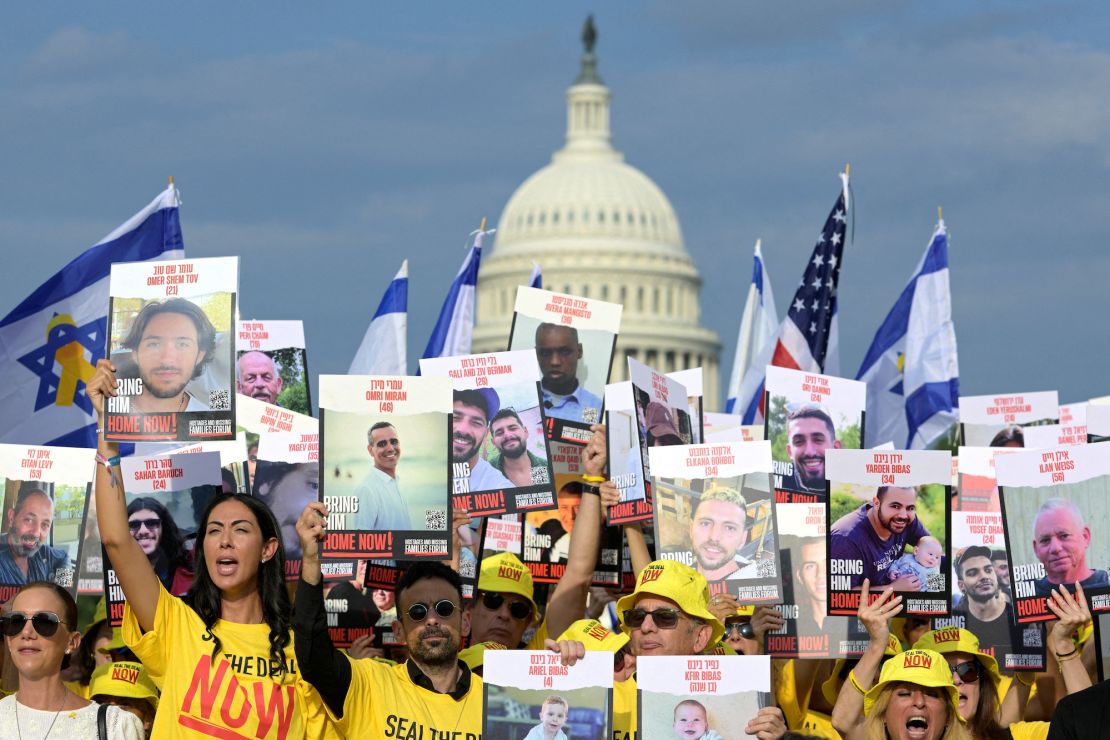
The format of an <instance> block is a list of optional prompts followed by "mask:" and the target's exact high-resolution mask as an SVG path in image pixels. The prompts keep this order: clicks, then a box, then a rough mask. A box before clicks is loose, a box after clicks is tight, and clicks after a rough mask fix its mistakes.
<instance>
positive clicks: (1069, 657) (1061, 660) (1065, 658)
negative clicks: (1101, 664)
mask: <svg viewBox="0 0 1110 740" xmlns="http://www.w3.org/2000/svg"><path fill="white" fill-rule="evenodd" d="M1078 657H1079V651H1078V650H1073V651H1072V652H1070V653H1065V654H1064V655H1063V657H1061V656H1060V654H1059V653H1057V654H1056V662H1057V663H1067V662H1068V661H1069V660H1076V659H1077V658H1078Z"/></svg>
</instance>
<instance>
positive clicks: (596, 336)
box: [509, 287, 623, 444]
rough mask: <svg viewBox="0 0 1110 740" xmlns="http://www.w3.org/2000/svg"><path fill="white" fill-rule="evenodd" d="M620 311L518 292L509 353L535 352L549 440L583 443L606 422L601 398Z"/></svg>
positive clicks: (617, 306)
mask: <svg viewBox="0 0 1110 740" xmlns="http://www.w3.org/2000/svg"><path fill="white" fill-rule="evenodd" d="M622 310H623V308H622V306H621V305H620V304H618V303H607V302H605V301H598V300H593V299H590V298H578V297H576V296H571V295H565V294H562V293H552V292H551V291H548V290H540V289H539V288H528V287H520V288H518V289H517V294H516V306H515V312H514V314H513V325H512V328H511V330H510V335H509V349H510V350H524V349H530V350H535V353H536V358H537V360H538V361H539V367H540V372H541V375H542V380H541V381H540V390H541V392H542V394H543V407H544V417H545V419H546V420H549V421H546V429H547V433H548V437H550V438H551V439H552V440H555V441H559V442H570V443H577V444H585V443H587V442H589V440H590V425H591V424H597V423H599V422H600V421H601V420H602V415H601V412H602V409H603V406H604V404H603V402H602V394H603V393H604V390H605V384H606V383H608V382H609V369H610V366H611V365H612V362H613V352H614V351H615V349H616V345H617V333H618V332H619V331H620V324H621V311H622Z"/></svg>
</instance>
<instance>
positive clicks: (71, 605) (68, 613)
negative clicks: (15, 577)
mask: <svg viewBox="0 0 1110 740" xmlns="http://www.w3.org/2000/svg"><path fill="white" fill-rule="evenodd" d="M32 588H45V589H46V590H47V591H50V592H52V593H53V594H54V595H55V596H57V597H58V600H59V601H61V602H62V613H61V614H59V615H58V616H60V617H61V618H62V621H63V622H65V626H66V629H68V630H69V631H70V632H76V631H77V602H76V601H74V600H73V594H71V593H70V592H69V591H66V590H65V589H64V588H62V587H61V586H59V585H58V584H56V583H54V582H53V581H31V582H30V583H25V584H23V585H22V586H20V587H19V590H18V591H16V592H15V596H19V595H20V594H21V593H23V592H24V591H30V590H31V589H32ZM15 596H13V597H12V601H15ZM11 603H12V602H11V601H9V602H8V605H9V607H10V606H11ZM70 657H72V656H70V655H68V654H65V655H62V670H63V671H64V670H65V669H66V668H69V659H70Z"/></svg>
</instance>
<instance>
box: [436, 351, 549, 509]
mask: <svg viewBox="0 0 1110 740" xmlns="http://www.w3.org/2000/svg"><path fill="white" fill-rule="evenodd" d="M420 372H421V374H422V375H423V376H424V377H443V378H449V379H450V382H451V383H452V385H453V388H454V394H453V401H452V414H451V484H452V486H451V505H452V507H454V508H456V509H465V510H466V511H468V512H470V515H471V516H490V515H492V514H504V513H513V512H517V511H536V510H543V509H551V508H554V507H555V491H554V487H553V483H552V474H551V463H550V456H551V455H550V451H549V449H548V440H547V435H546V434H544V430H543V424H544V420H543V412H542V410H541V406H542V401H541V396H540V392H539V380H540V369H539V365H538V363H537V362H536V355H535V353H533V352H532V351H531V350H518V351H516V352H492V353H489V354H483V355H466V356H461V357H439V358H434V359H423V360H421V361H420Z"/></svg>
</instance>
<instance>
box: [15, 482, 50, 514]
mask: <svg viewBox="0 0 1110 740" xmlns="http://www.w3.org/2000/svg"><path fill="white" fill-rule="evenodd" d="M32 496H46V498H47V500H48V501H50V503H51V504H53V503H54V499H52V498H51V497H50V494H49V493H47V492H46V491H44V490H42V489H41V488H24V489H23V490H22V491H20V492H19V495H18V496H16V497H15V503H14V504H12V513H13V514H15V513H18V512H19V510H20V508H21V507H22V506H23V504H24V502H25V501H27V499H29V498H31V497H32Z"/></svg>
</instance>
